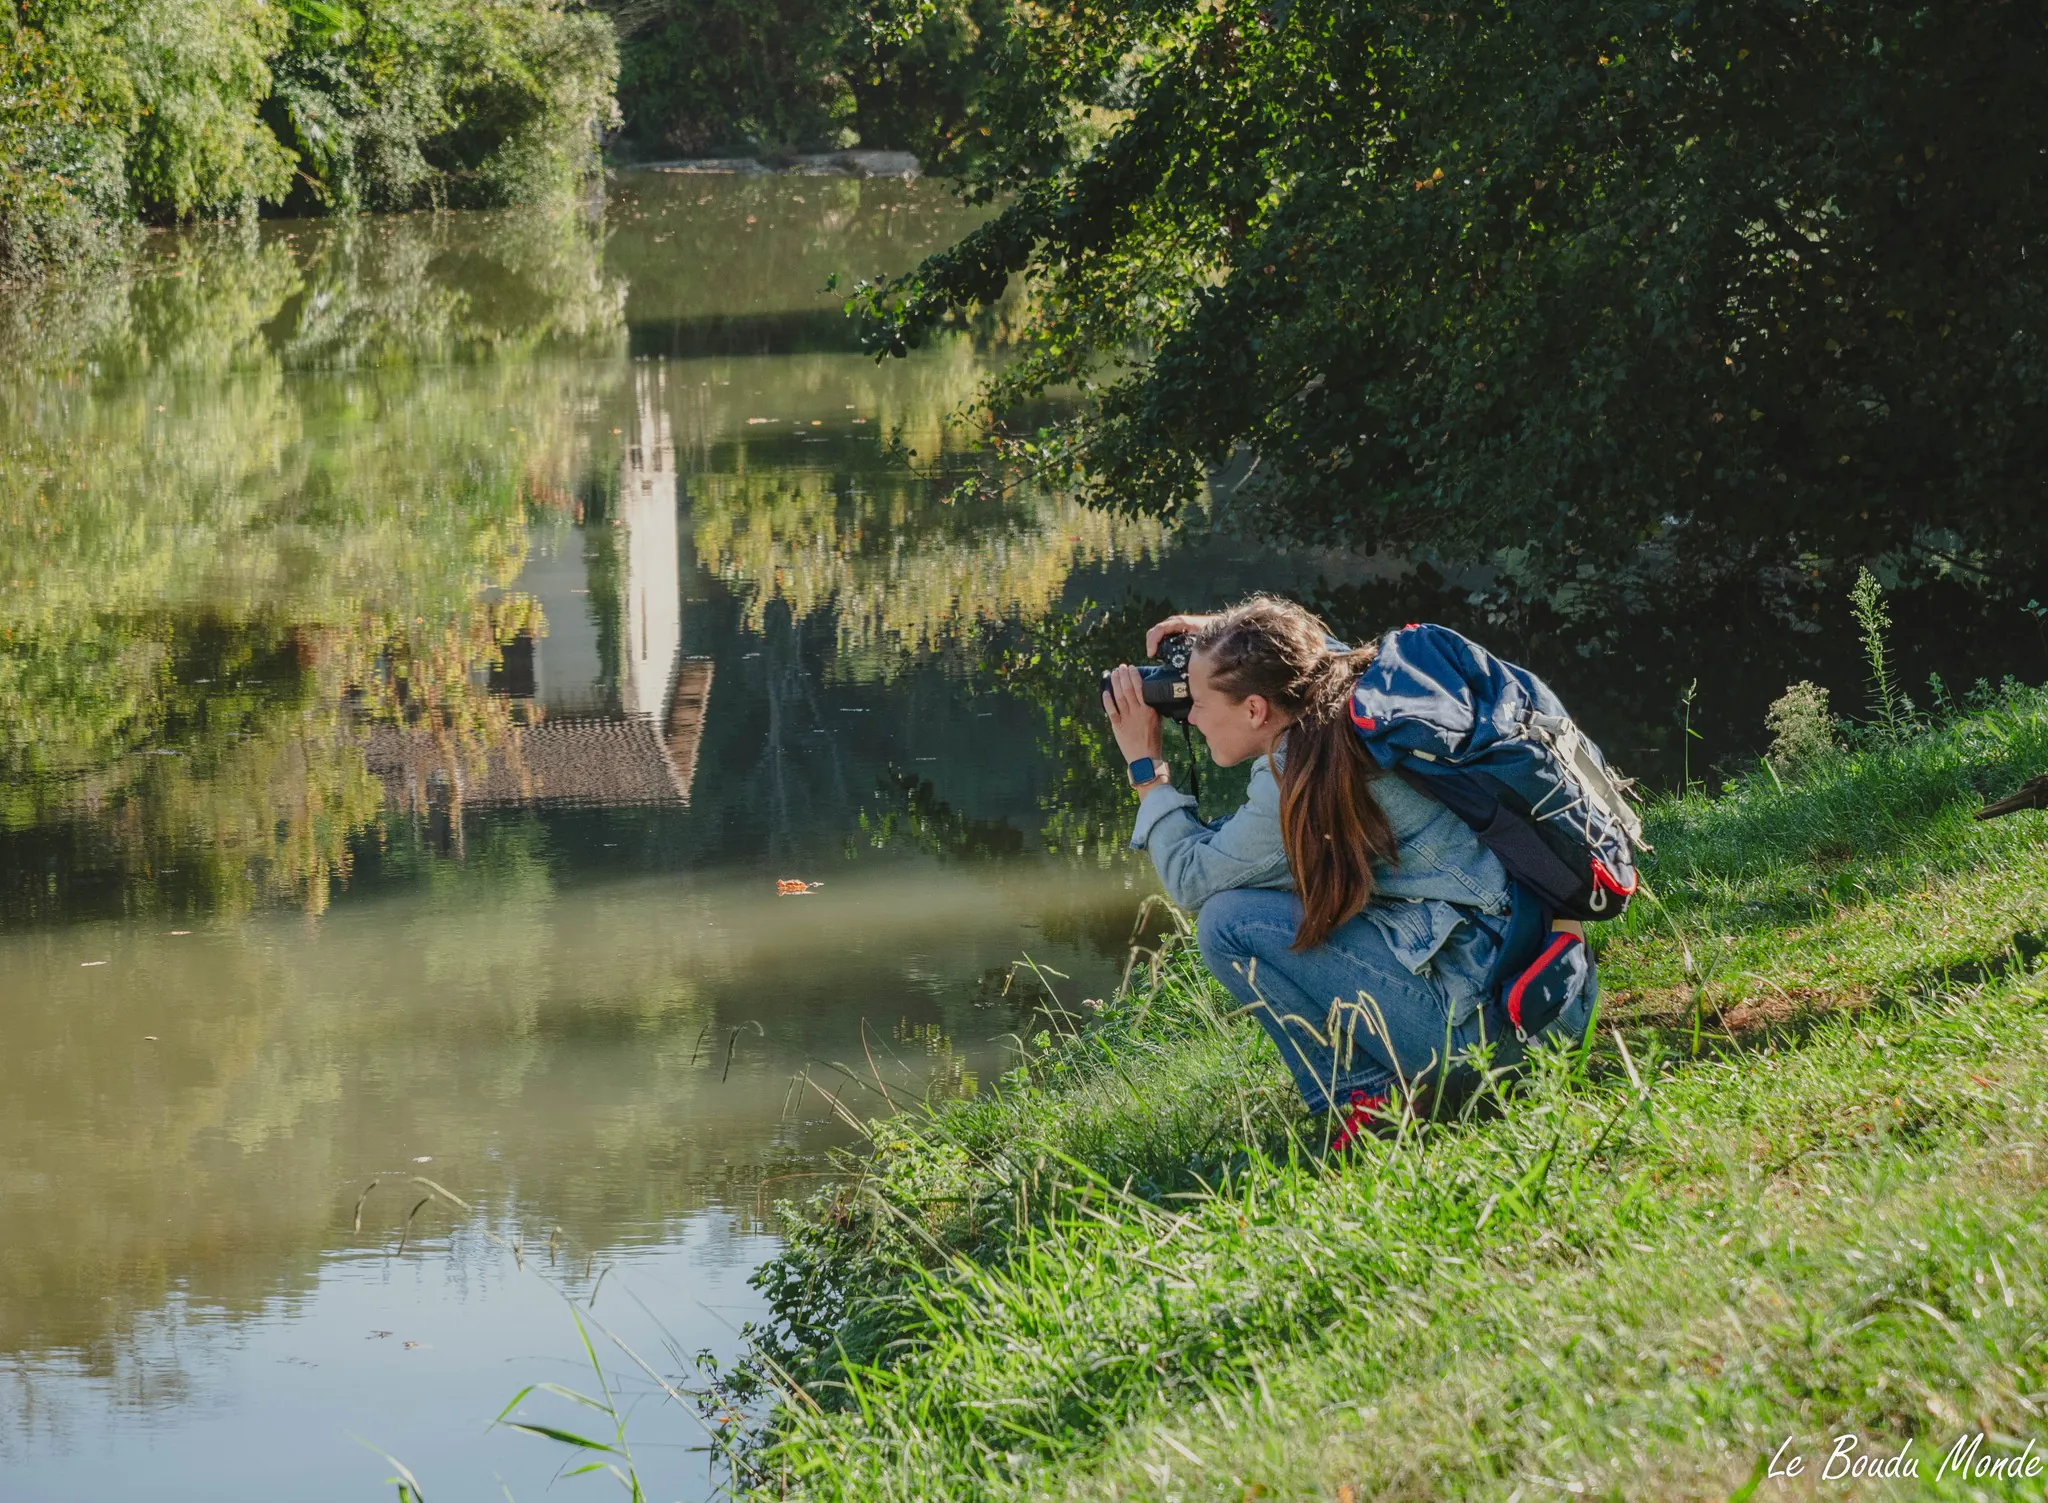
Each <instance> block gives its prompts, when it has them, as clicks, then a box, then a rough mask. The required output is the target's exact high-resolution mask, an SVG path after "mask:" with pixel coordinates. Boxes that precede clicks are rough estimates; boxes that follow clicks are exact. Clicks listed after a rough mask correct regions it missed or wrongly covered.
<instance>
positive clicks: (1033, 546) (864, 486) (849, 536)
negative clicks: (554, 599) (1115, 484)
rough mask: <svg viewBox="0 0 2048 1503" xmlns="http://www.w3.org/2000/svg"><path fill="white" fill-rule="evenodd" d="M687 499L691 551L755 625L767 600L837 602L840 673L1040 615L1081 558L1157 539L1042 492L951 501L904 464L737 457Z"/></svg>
mask: <svg viewBox="0 0 2048 1503" xmlns="http://www.w3.org/2000/svg"><path fill="white" fill-rule="evenodd" d="M691 498H692V508H691V520H692V526H693V529H694V535H695V541H696V548H697V556H698V558H699V559H700V560H701V561H702V562H703V564H704V565H705V567H707V568H709V569H711V570H712V571H713V572H714V573H716V574H718V575H720V576H721V577H723V578H725V579H727V580H729V581H731V582H733V583H734V584H735V585H738V586H740V587H742V588H744V589H746V590H748V591H750V592H751V600H750V604H749V613H750V615H749V624H750V625H758V623H759V621H760V619H761V613H762V612H763V611H764V610H765V608H766V606H767V603H768V602H769V601H782V602H784V603H785V604H786V605H787V606H788V607H789V608H790V609H791V610H792V611H793V612H794V613H795V614H796V615H798V616H800V617H808V616H811V615H813V614H815V613H816V612H818V611H820V610H822V609H825V608H827V607H829V608H830V609H831V610H832V613H833V616H834V618H835V620H836V623H837V627H836V630H837V636H838V645H839V650H840V672H842V673H850V674H851V675H853V676H856V677H871V676H874V675H876V674H877V673H879V672H881V671H883V670H884V668H885V665H886V664H888V663H889V662H890V661H892V660H894V659H895V658H897V657H898V656H899V655H900V654H901V653H903V652H905V651H910V652H923V651H928V650H931V649H933V648H937V647H941V646H945V645H948V644H958V643H959V642H960V641H962V639H963V638H969V639H971V637H972V635H973V634H974V632H975V631H976V630H977V628H979V627H981V626H984V625H986V624H989V623H991V622H995V621H999V620H1002V619H1005V618H1013V617H1022V618H1035V617H1038V616H1041V615H1043V614H1044V613H1045V612H1046V611H1047V610H1049V609H1050V608H1051V607H1052V606H1053V605H1054V604H1055V603H1056V602H1057V601H1058V599H1059V597H1060V594H1061V592H1062V590H1064V588H1065V586H1066V582H1067V578H1068V576H1069V574H1071V573H1072V571H1073V570H1074V568H1075V567H1076V566H1077V565H1080V564H1084V563H1085V564H1099V563H1102V562H1105V561H1107V560H1109V559H1113V558H1119V557H1122V558H1131V557H1136V556H1142V555H1144V554H1146V553H1149V552H1151V551H1153V550H1155V549H1156V548H1158V546H1159V544H1160V531H1159V529H1158V528H1157V527H1156V526H1155V525H1154V524H1152V523H1150V522H1146V521H1132V520H1128V519H1124V518H1118V517H1112V516H1109V515H1107V514H1105V513H1102V512H1092V511H1086V510H1084V509H1082V508H1081V507H1079V506H1077V505H1075V504H1073V503H1072V502H1069V501H1066V500H1063V499H1061V498H1059V497H1057V496H1054V495H1049V494H1045V493H1039V492H1034V493H1030V494H1026V495H1017V496H1009V497H1003V496H990V497H981V498H967V499H962V500H960V501H958V502H955V503H952V504H947V503H945V502H944V501H943V500H942V499H941V497H940V495H938V494H935V493H934V491H933V489H932V488H931V487H930V486H928V485H926V484H924V483H923V482H920V481H918V480H916V479H914V478H913V477H911V476H908V475H905V474H902V473H901V472H900V471H897V472H895V473H887V472H884V473H875V474H859V473H855V474H851V475H842V474H834V473H830V472H826V471H822V470H814V469H800V468H796V467H794V466H791V467H788V468H781V467H778V468H765V469H764V468H753V469H751V470H750V469H748V468H747V467H746V466H745V464H744V461H743V459H741V460H736V461H735V462H734V464H733V466H732V468H731V470H729V471H721V472H717V473H712V474H708V475H699V476H697V477H695V478H694V479H693V480H692V482H691Z"/></svg>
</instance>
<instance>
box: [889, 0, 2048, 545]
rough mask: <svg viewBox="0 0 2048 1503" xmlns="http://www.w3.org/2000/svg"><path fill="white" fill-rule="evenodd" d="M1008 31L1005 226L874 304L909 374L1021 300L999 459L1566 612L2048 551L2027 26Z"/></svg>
mask: <svg viewBox="0 0 2048 1503" xmlns="http://www.w3.org/2000/svg"><path fill="white" fill-rule="evenodd" d="M1015 13H1016V22H1015V26H1016V31H1015V35H1016V37H1017V39H1018V40H1017V50H1016V53H1015V56H1016V58H1017V66H1016V67H1015V68H1014V69H1012V70H1010V71H1007V72H1005V73H1003V74H1001V75H999V76H997V77H996V78H995V79H993V80H992V81H991V83H990V84H989V85H988V87H989V89H990V90H992V91H995V92H997V93H999V94H1000V98H998V99H993V100H992V101H991V102H989V103H988V104H987V105H986V106H985V109H986V112H987V117H988V118H989V119H990V120H992V121H994V122H996V123H997V125H998V127H999V129H998V131H997V136H996V139H995V140H994V141H993V143H992V146H991V150H990V151H989V153H988V154H987V155H986V157H985V158H984V159H983V161H982V163H981V164H980V166H979V167H978V169H977V170H976V172H975V174H974V175H973V176H972V178H971V180H970V185H971V187H972V189H973V190H974V191H976V192H979V193H981V194H983V195H985V196H995V195H998V194H1007V195H1009V198H1008V202H1007V205H1006V207H1004V208H1003V210H1002V212H1001V213H999V214H998V215H996V216H995V217H994V218H993V219H992V220H991V221H989V222H988V223H987V224H986V225H984V226H983V227H981V228H980V229H978V230H976V231H975V232H973V233H972V234H970V235H969V236H967V237H966V238H965V239H964V240H962V241H961V242H960V243H959V244H957V245H955V246H953V247H952V248H950V249H948V250H947V251H945V252H942V253H940V254H938V255H935V256H933V257H932V258H930V259H929V260H927V261H926V262H925V263H924V264H923V265H921V266H920V267H918V268H917V269H916V270H914V271H913V272H911V273H910V274H908V275H907V276H904V277H901V278H896V279H888V280H883V281H881V282H878V283H874V284H866V285H864V286H863V287H862V288H861V289H860V291H859V293H858V295H857V299H856V302H857V307H858V310H859V311H860V312H861V313H862V315H863V317H864V319H865V323H866V328H867V333H868V338H869V340H870V343H871V345H872V347H873V348H874V349H875V350H876V351H878V352H879V353H882V354H901V353H903V352H904V351H905V350H906V349H908V348H909V347H911V346H912V345H914V344H916V343H917V342H918V341H919V340H920V339H921V338H923V337H924V336H925V335H926V334H927V333H928V332H929V331H930V330H931V329H932V328H933V327H934V326H935V325H937V324H939V323H941V322H942V321H945V320H947V319H949V318H953V317H956V316H959V315H960V314H962V313H963V312H965V311H967V310H971V309H973V308H976V307H978V306H983V305H987V304H989V303H991V302H992V301H993V300H994V299H996V298H997V297H999V296H1000V295H1001V294H1002V293H1003V291H1004V289H1005V287H1006V286H1007V285H1008V284H1009V282H1010V281H1011V280H1012V278H1015V277H1019V276H1023V277H1027V278H1029V279H1030V280H1031V281H1032V283H1033V284H1034V286H1035V287H1036V289H1037V312H1036V322H1035V336H1036V342H1035V347H1034V349H1033V351H1032V353H1031V354H1030V356H1029V358H1027V359H1026V360H1024V361H1023V362H1021V363H1020V364H1018V365H1016V366H1014V367H1012V368H1011V369H1010V370H1009V371H1008V372H1007V373H1006V374H1004V375H1003V376H1002V377H1000V378H999V379H998V380H997V381H996V382H995V383H994V385H993V387H992V388H991V390H990V391H989V393H988V399H989V403H990V408H991V411H992V412H993V414H994V415H995V417H996V419H997V425H996V430H995V433H996V441H997V444H998V446H999V447H1000V448H1002V449H1003V450H1005V451H1006V452H1007V453H1009V454H1010V455H1012V456H1014V457H1016V458H1018V459H1021V460H1023V461H1024V462H1026V463H1027V464H1029V465H1030V466H1032V467H1035V468H1036V469H1038V470H1040V471H1041V472H1045V473H1050V474H1054V475H1058V476H1060V477H1063V478H1065V479H1067V480H1068V481H1069V482H1070V483H1072V484H1075V485H1077V486H1078V487H1079V488H1080V490H1081V491H1082V493H1083V494H1085V495H1086V496H1088V497H1089V498H1091V499H1094V500H1097V501H1100V502H1103V503H1107V504H1110V505H1113V506H1118V507H1122V508H1126V509H1130V510H1136V511H1144V512H1155V513H1160V514H1174V513H1176V512H1179V511H1181V510H1183V509H1185V508H1187V507H1188V506H1190V505H1191V504H1194V503H1196V502H1197V501H1198V500H1200V499H1201V498H1203V497H1204V496H1205V495H1206V494H1207V493H1208V492H1209V490H1210V482H1211V479H1212V477H1215V476H1217V475H1218V474H1219V472H1222V473H1223V479H1222V482H1221V483H1220V484H1218V485H1217V486H1216V491H1217V493H1218V496H1219V499H1220V500H1221V502H1222V503H1223V504H1224V505H1225V506H1236V507H1241V508H1245V509H1247V510H1248V511H1250V512H1251V513H1252V514H1253V515H1254V516H1255V517H1257V518H1258V519H1259V520H1260V522H1261V523H1262V524H1263V525H1268V526H1272V527H1276V528H1278V529H1280V530H1282V531H1285V532H1287V533H1290V534H1293V535H1297V536H1302V537H1307V538H1312V539H1337V540H1345V541H1354V542H1373V543H1377V542H1386V543H1390V544H1402V545H1420V546H1423V547H1427V548H1430V549H1433V550H1435V551H1436V552H1437V553H1439V555H1441V556H1443V557H1446V558H1477V557H1482V556H1486V555H1488V554H1489V553H1492V552H1494V551H1495V550H1498V549H1500V548H1502V547H1505V546H1513V547H1516V548H1519V549H1524V550H1526V552H1524V553H1522V554H1521V555H1520V557H1521V559H1522V561H1523V562H1524V563H1525V564H1526V565H1527V567H1529V568H1530V569H1531V570H1532V571H1533V573H1534V575H1535V577H1538V578H1541V579H1544V580H1548V581H1555V580H1558V579H1562V578H1569V577H1572V576H1574V575H1577V576H1580V577H1584V576H1586V575H1587V574H1589V573H1590V572H1591V569H1592V567H1593V566H1596V565H1597V566H1600V567H1601V568H1602V569H1603V570H1604V569H1606V568H1611V567H1613V566H1615V565H1618V564H1621V563H1624V562H1627V563H1630V564H1633V565H1638V566H1640V565H1642V564H1644V563H1645V562H1646V561H1648V562H1656V561H1662V562H1663V563H1664V564H1665V565H1667V566H1668V567H1667V569H1666V577H1667V578H1668V579H1671V580H1673V581H1675V582H1679V583H1683V582H1685V581H1687V580H1699V579H1704V578H1707V577H1710V576H1712V575H1714V574H1716V573H1726V572H1729V571H1743V570H1754V569H1755V568H1756V567H1757V566H1758V565H1759V564H1762V563H1767V562H1783V561H1787V560H1795V559H1799V558H1801V557H1807V556H1814V555H1819V556H1822V557H1825V558H1831V559H1845V558H1846V559H1862V558H1869V557H1875V556H1877V555H1879V554H1890V555H1891V556H1893V557H1894V558H1895V559H1897V558H1907V557H1910V558H1915V559H1919V560H1922V561H1928V560H1933V561H1937V562H1940V563H1943V564H1946V565H1964V566H1968V567H1970V568H1975V569H1983V570H1987V571H1991V572H1992V573H1994V574H1996V573H1998V572H2000V571H2006V572H2008V573H2009V574H2011V575H2015V576H2016V575H2019V574H2021V573H2023V572H2024V570H2025V569H2026V568H2027V567H2029V566H2030V565H2031V563H2032V562H2033V561H2034V559H2035V558H2036V557H2037V556H2038V552H2039V542H2040V539H2041V537H2042V535H2043V532H2044V530H2048V504H2044V502H2048V493H2044V485H2048V422H2044V419H2048V410H2044V409H2048V367H2044V356H2048V350H2044V347H2043V342H2042V340H2043V335H2042V330H2043V327H2044V323H2043V314H2044V312H2048V307H2044V298H2043V284H2042V278H2043V267H2044V261H2048V243H2044V241H2048V215H2044V213H2043V209H2044V207H2048V201H2044V196H2043V189H2044V186H2048V180H2044V175H2048V156H2044V154H2043V153H2042V151H2041V148H2040V141H2041V140H2042V139H2043V131H2044V127H2048V94H2044V93H2043V91H2042V90H2040V89H2039V88H2038V87H2037V85H2036V82H2035V80H2036V79H2037V77H2038V76H2039V71H2040V67H2041V64H2042V62H2043V60H2044V59H2043V53H2044V41H2048V33H2044V31H2043V28H2042V25H2041V19H2040V15H2039V12H2038V10H2037V9H2036V8H2033V7H2029V6H2023V5H2016V4H2012V3H1986V4H1964V3H1933V4H1905V3H1893V0H1754V3H1752V4H1749V5H1744V6H1707V5H1699V4H1696V3H1692V0H1553V3H1550V4H1547V5H1543V6H1531V7H1526V8H1524V7H1511V6H1509V5H1507V4H1504V3H1500V0H1481V3H1478V4H1462V5H1461V4H1454V3H1452V0H1421V3H1418V0H1395V3H1382V4H1364V3H1351V0H1295V3H1288V0H1272V3H1254V0H1151V3H1141V4H1124V3H1112V0H1075V3H1071V4H1066V5H1061V6H1058V7H1052V6H1035V7H1023V6H1018V7H1016V12H1015ZM909 24H913V25H914V24H916V23H915V19H914V17H913V18H912V20H911V22H910V23H909ZM1048 164H1050V165H1048ZM1068 384H1071V385H1073V386H1075V387H1078V389H1079V391H1080V393H1081V400H1080V402H1079V403H1078V404H1076V405H1075V406H1074V407H1073V408H1072V409H1071V410H1070V414H1069V415H1068V416H1065V417H1063V418H1061V419H1059V420H1057V421H1055V422H1053V423H1051V424H1049V425H1048V426H1045V427H1043V428H1041V429H1039V430H1038V431H1037V432H1035V433H1032V434H1028V435H1026V434H1022V433H1016V432H1009V431H1006V430H1005V429H1004V428H1003V427H1002V424H1001V420H1002V419H1003V417H1004V416H1005V415H1006V414H1010V413H1013V412H1016V411H1018V410H1020V409H1021V408H1022V407H1023V405H1024V404H1025V403H1027V402H1029V401H1031V400H1033V399H1035V398H1037V397H1039V396H1041V395H1042V394H1045V393H1047V392H1049V391H1053V390H1054V389H1056V388H1059V387H1061V386H1063V385H1068Z"/></svg>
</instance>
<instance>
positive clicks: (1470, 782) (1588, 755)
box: [1351, 626, 1649, 1036]
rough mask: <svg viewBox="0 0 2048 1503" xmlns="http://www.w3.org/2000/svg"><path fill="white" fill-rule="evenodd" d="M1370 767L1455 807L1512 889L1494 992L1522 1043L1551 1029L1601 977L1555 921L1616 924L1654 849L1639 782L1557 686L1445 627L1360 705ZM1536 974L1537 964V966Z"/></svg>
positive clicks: (1386, 651)
mask: <svg viewBox="0 0 2048 1503" xmlns="http://www.w3.org/2000/svg"><path fill="white" fill-rule="evenodd" d="M1351 720H1352V723H1353V724H1354V725H1355V726H1356V727H1357V728H1358V735H1359V739H1360V740H1362V741H1363V742H1364V743H1365V747H1366V750H1367V751H1368V752H1370V753H1371V754H1372V758H1373V760H1374V761H1375V762H1377V763H1378V764H1379V765H1380V766H1381V767H1383V768H1385V769H1386V770H1387V771H1388V772H1391V773H1394V774H1396V775H1398V776H1399V777H1401V778H1402V779H1403V780H1404V781H1405V782H1408V783H1410V784H1412V785H1413V786H1414V787H1416V788H1418V789H1420V790H1421V791H1422V792H1424V793H1427V794H1429V795H1430V796H1431V797H1432V798H1435V799H1436V800H1438V801H1439V802H1440V803H1442V804H1444V805H1445V806H1447V807H1448V808H1449V809H1450V810H1451V812H1452V813H1454V814H1456V815H1457V816H1458V817H1459V818H1460V819H1462V820H1464V821H1465V823H1466V824H1468V825H1470V826H1471V827H1472V829H1473V830H1474V831H1475V832H1476V833H1477V834H1478V836H1479V838H1480V840H1482V841H1483V842H1485V844H1486V846H1487V848H1488V849H1489V850H1491V851H1492V852H1493V853H1494V855H1496V856H1497V857H1499V858H1500V863H1501V865H1502V866H1503V867H1505V868H1506V869H1507V873H1508V876H1509V877H1510V878H1512V879H1513V882H1514V886H1515V902H1514V906H1513V910H1512V912H1511V915H1510V923H1509V933H1508V935H1507V937H1506V941H1505V943H1504V945H1503V949H1502V955H1501V963H1500V968H1499V970H1498V971H1497V973H1496V976H1495V982H1496V986H1495V990H1496V994H1497V995H1498V997H1499V998H1500V1001H1501V1004H1502V1007H1503V1009H1504V1010H1505V1012H1506V1013H1507V1017H1508V1021H1509V1023H1510V1024H1511V1025H1512V1026H1513V1027H1514V1029H1515V1031H1516V1033H1517V1035H1520V1036H1526V1035H1527V1034H1530V1033H1534V1032H1536V1031H1537V1030H1538V1029H1541V1028H1542V1027H1544V1026H1545V1025H1546V1024H1548V1023H1549V1022H1550V1021H1551V1019H1553V1018H1555V1017H1556V1016H1557V1014H1558V1012H1559V1011H1561V1010H1562V1009H1563V1007H1564V1006H1565V1004H1566V1003H1567V1002H1569V1001H1570V999H1571V998H1572V997H1573V996H1575V995H1577V994H1578V992H1579V991H1581V990H1583V989H1584V987H1585V985H1586V984H1587V982H1588V981H1589V980H1590V977H1591V973H1592V966H1591V961H1590V960H1589V958H1588V957H1587V956H1586V954H1585V947H1584V945H1583V944H1580V943H1579V941H1578V940H1577V938H1576V936H1573V935H1566V934H1553V933H1551V930H1550V924H1551V921H1552V920H1553V919H1558V918H1571V919H1610V918H1615V917H1618V916H1619V915H1620V913H1621V912H1622V910H1623V909H1624V908H1626V907H1627V906H1628V901H1629V899H1630V898H1631V897H1633V896H1634V895H1635V891H1636V885H1637V878H1636V867H1635V854H1636V851H1637V850H1639V849H1640V850H1645V851H1647V850H1648V849H1649V846H1648V845H1647V844H1645V843H1644V841H1643V827H1642V823H1641V822H1640V821H1639V820H1638V819H1637V818H1636V815H1635V811H1634V810H1633V809H1631V808H1630V807H1629V803H1628V796H1627V790H1628V788H1629V780H1628V779H1626V778H1624V777H1622V776H1620V775H1619V774H1618V773H1616V772H1615V771H1613V770H1611V769H1610V768H1609V767H1608V765H1607V759H1606V758H1605V757H1603V756H1602V755H1601V754H1600V748H1599V747H1597V746H1595V745H1594V744H1593V742H1592V741H1591V740H1590V739H1589V738H1588V737H1587V736H1586V735H1585V733H1584V732H1583V731H1581V730H1580V729H1579V728H1578V727H1577V726H1576V725H1575V724H1573V723H1572V718H1571V715H1570V714H1569V713H1568V712H1567V711H1566V710H1565V707H1564V704H1563V702H1562V701H1560V700H1559V699H1558V697H1557V695H1556V694H1554V693H1552V692H1551V689H1550V686H1549V685H1548V684H1546V683H1544V682H1543V680H1542V679H1540V678H1538V677H1537V676H1536V675H1535V674H1533V673H1531V672H1529V671H1528V670H1527V669H1526V668H1518V667H1516V666H1515V665H1514V664H1513V663H1508V662H1504V661H1502V660H1501V659H1500V658H1497V657H1495V656H1494V655H1493V654H1492V653H1490V652H1488V651H1487V650H1486V649H1485V648H1483V647H1481V646H1479V644H1478V643H1476V642H1473V641H1471V640H1470V639H1469V638H1467V637H1465V636H1463V635H1461V634H1460V633H1458V632H1455V631H1452V630H1451V629H1450V628H1449V627H1447V626H1404V627H1402V628H1401V629H1400V630H1398V631H1392V632H1389V633H1387V635H1386V636H1385V637H1383V638H1381V640H1380V644H1379V656H1378V657H1377V658H1375V659H1374V660H1373V663H1372V665H1371V666H1370V667H1369V668H1367V669H1366V670H1365V672H1364V673H1362V674H1361V675H1359V679H1358V683H1357V685H1356V687H1355V688H1353V690H1352V693H1351ZM1532 954H1533V955H1534V961H1533V963H1532V961H1531V958H1530V957H1531V955H1532Z"/></svg>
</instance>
